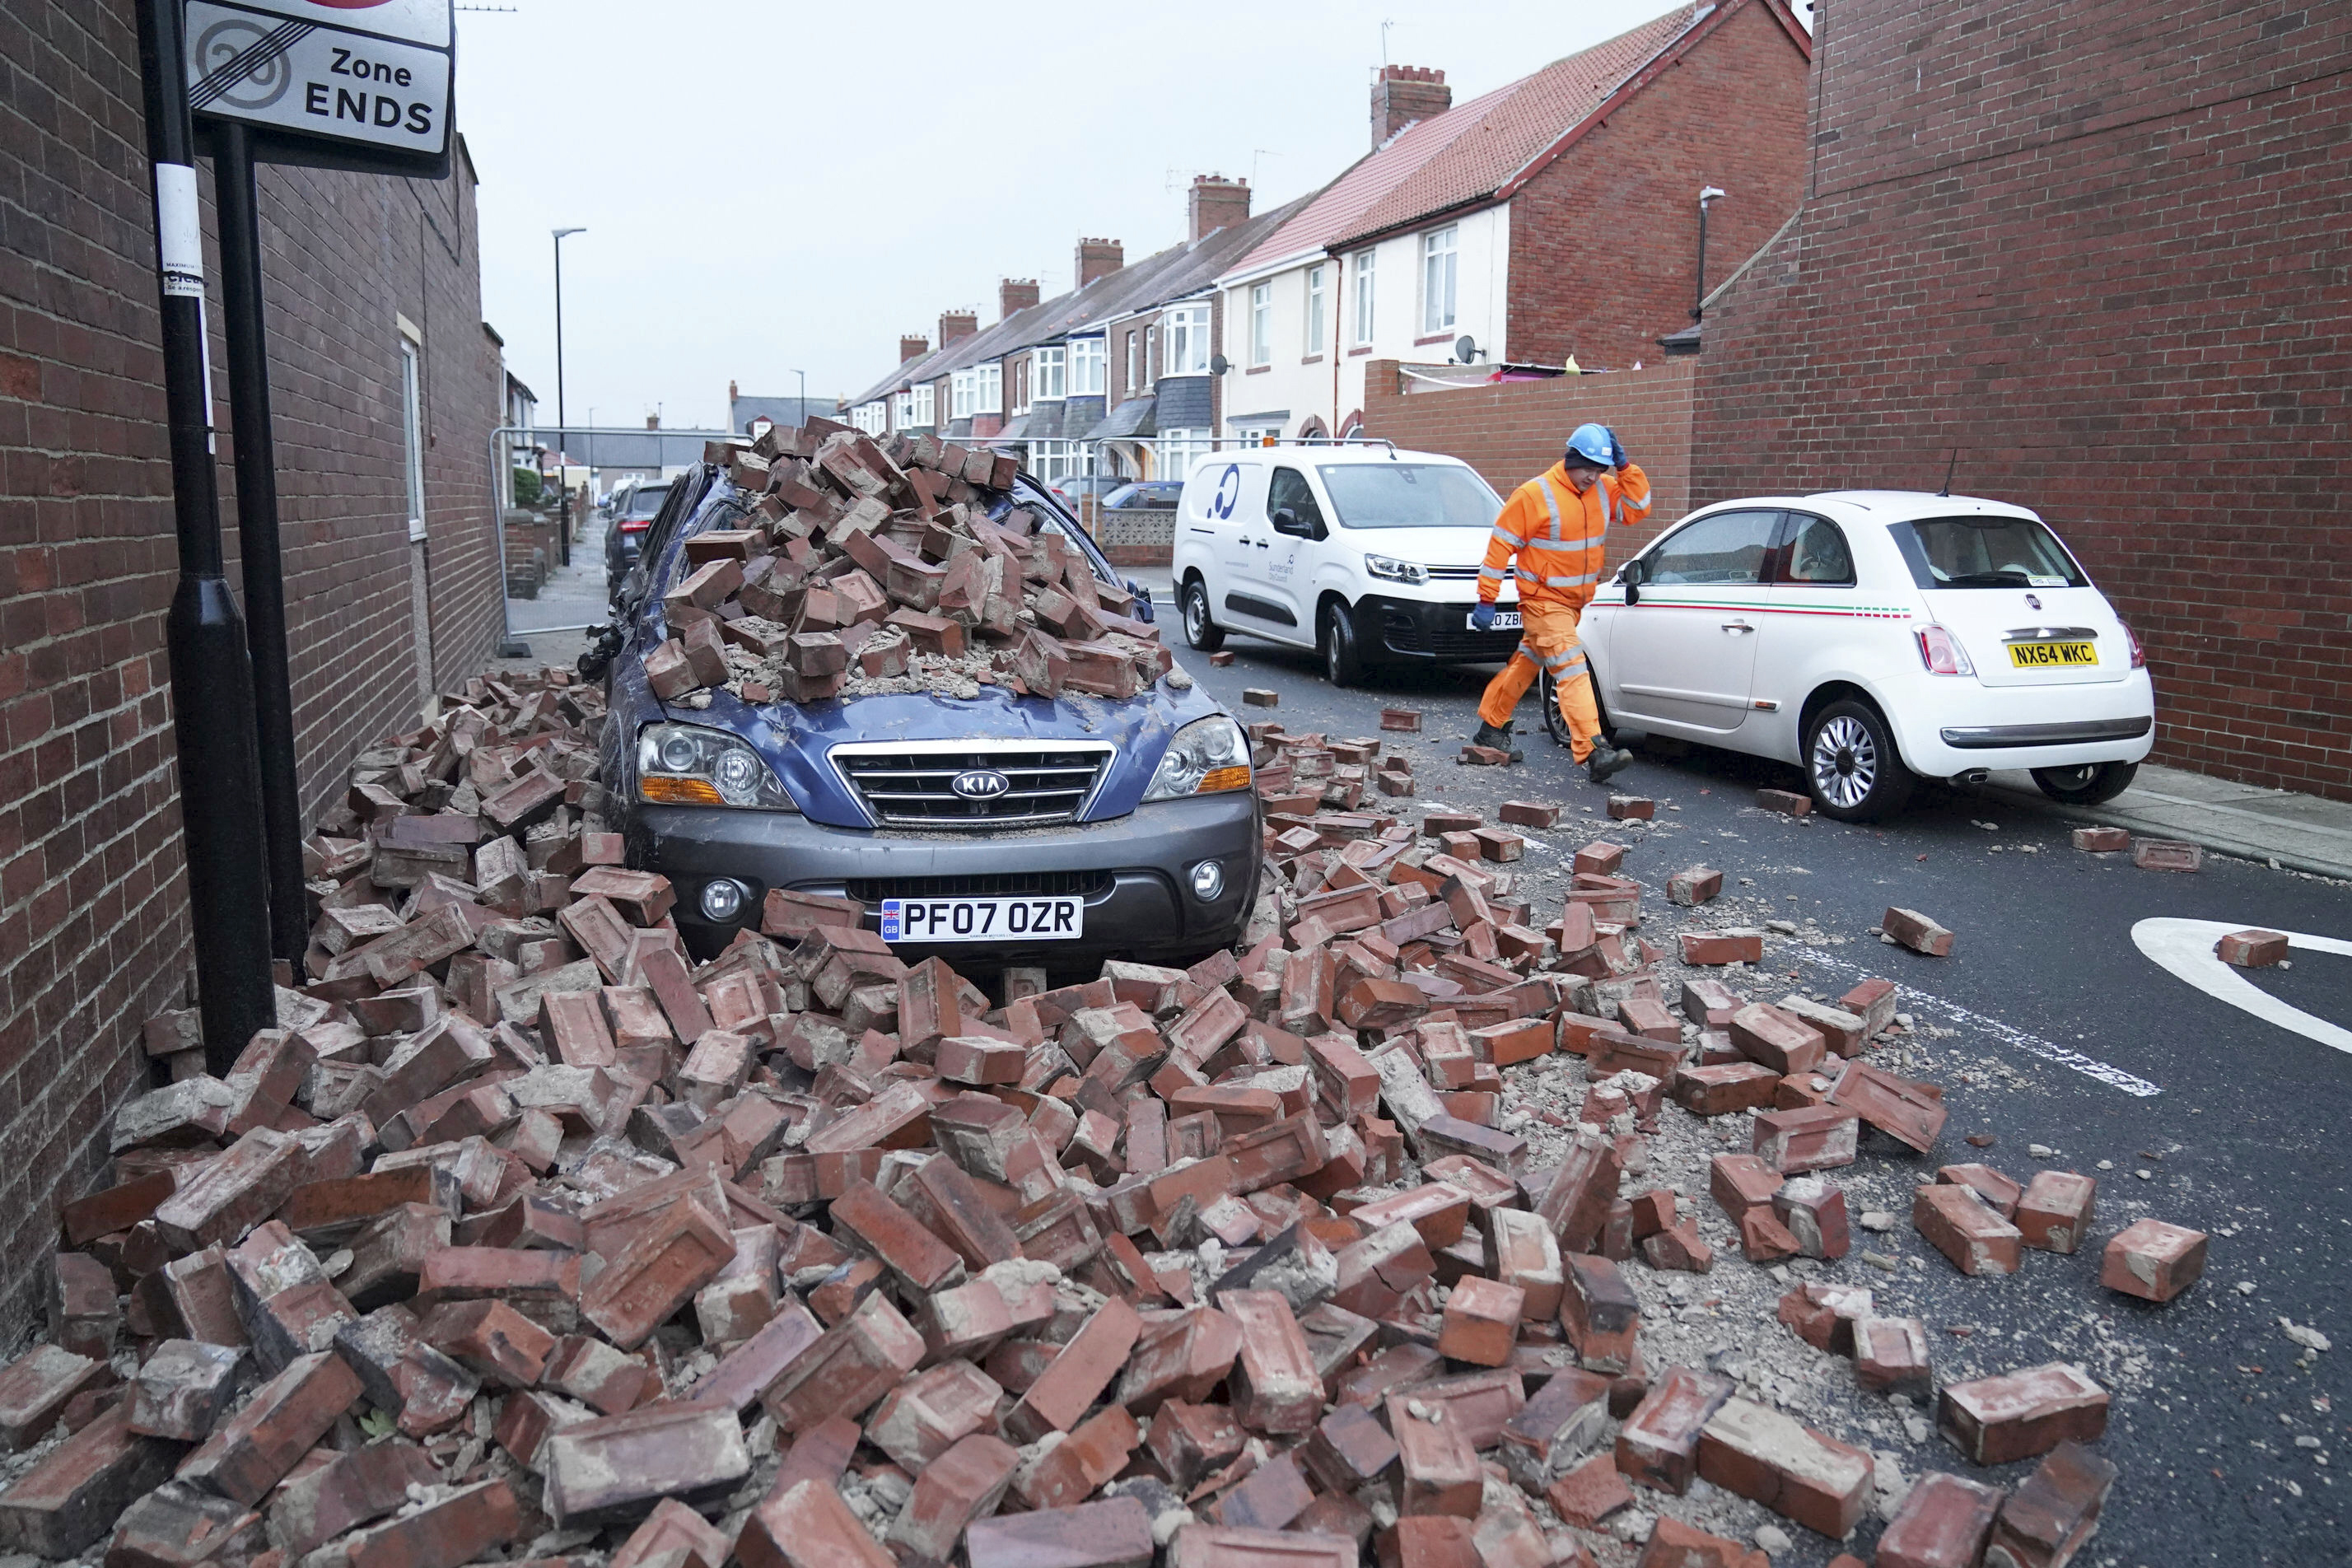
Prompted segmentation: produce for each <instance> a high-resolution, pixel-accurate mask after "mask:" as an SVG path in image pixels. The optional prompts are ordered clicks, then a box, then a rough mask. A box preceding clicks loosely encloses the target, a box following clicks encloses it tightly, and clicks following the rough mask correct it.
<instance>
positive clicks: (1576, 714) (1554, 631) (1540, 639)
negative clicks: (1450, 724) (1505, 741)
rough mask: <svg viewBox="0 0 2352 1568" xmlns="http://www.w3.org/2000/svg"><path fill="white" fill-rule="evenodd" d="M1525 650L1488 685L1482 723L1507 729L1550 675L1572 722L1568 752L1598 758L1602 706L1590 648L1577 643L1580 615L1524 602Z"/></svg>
mask: <svg viewBox="0 0 2352 1568" xmlns="http://www.w3.org/2000/svg"><path fill="white" fill-rule="evenodd" d="M1519 626H1520V627H1521V632H1520V637H1519V646H1518V647H1517V650H1516V651H1515V652H1513V653H1512V655H1511V662H1510V663H1508V664H1507V665H1505V666H1503V670H1502V673H1501V674H1499V675H1497V676H1496V677H1495V679H1492V680H1490V681H1488V682H1487V683H1486V695H1485V696H1484V697H1482V698H1480V699H1479V700H1478V717H1479V718H1480V719H1482V720H1484V721H1486V722H1487V723H1489V724H1495V725H1502V724H1507V723H1509V722H1510V721H1511V710H1512V709H1514V708H1517V706H1518V705H1519V699H1520V698H1522V697H1524V696H1526V695H1527V690H1528V687H1529V686H1532V685H1533V684H1535V679H1536V673H1537V671H1538V669H1541V670H1545V671H1549V674H1550V675H1551V678H1552V679H1553V681H1554V682H1556V683H1557V685H1558V687H1559V716H1560V717H1561V718H1563V719H1565V720H1567V721H1568V736H1569V742H1568V749H1569V752H1570V755H1572V756H1573V757H1575V759H1576V760H1577V761H1578V762H1582V761H1584V759H1585V758H1587V757H1589V756H1591V754H1592V742H1594V741H1596V740H1598V739H1600V736H1601V705H1600V704H1599V703H1598V702H1597V701H1595V700H1593V696H1592V669H1591V666H1590V665H1589V664H1588V663H1587V662H1586V661H1585V658H1584V646H1583V644H1581V643H1580V642H1579V641H1578V640H1577V637H1576V612H1575V611H1574V610H1572V609H1570V608H1569V607H1568V606H1567V605H1548V604H1545V603H1543V602H1541V601H1540V600H1527V599H1522V600H1520V601H1519Z"/></svg>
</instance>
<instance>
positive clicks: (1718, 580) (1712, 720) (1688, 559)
mask: <svg viewBox="0 0 2352 1568" xmlns="http://www.w3.org/2000/svg"><path fill="white" fill-rule="evenodd" d="M1779 524H1780V512H1779V511H1777V510H1757V511H1718V512H1711V513H1709V514H1708V515H1706V516H1705V517H1699V518H1695V519H1693V520H1692V521H1689V522H1686V523H1685V524H1684V525H1683V526H1682V527H1680V528H1678V529H1676V530H1675V531H1674V532H1672V533H1670V534H1668V535H1667V536H1666V537H1665V538H1664V539H1663V540H1661V541H1659V542H1658V543H1657V544H1656V545H1655V546H1654V547H1653V548H1652V549H1651V550H1650V551H1649V552H1648V553H1647V554H1646V555H1644V556H1643V561H1644V562H1645V563H1647V565H1648V578H1647V580H1646V581H1644V582H1643V584H1642V585H1641V587H1640V590H1639V597H1640V600H1641V602H1640V603H1639V604H1633V605H1624V606H1622V608H1617V609H1614V610H1613V611H1612V614H1611V616H1610V622H1609V644H1608V653H1607V656H1606V664H1605V668H1606V670H1607V671H1608V675H1609V679H1610V683H1611V689H1610V691H1609V693H1608V700H1609V710H1610V713H1611V716H1612V718H1618V717H1622V718H1625V719H1640V720H1645V721H1650V722H1653V723H1656V724H1660V725H1664V726H1667V727H1669V728H1672V729H1675V730H1678V731H1684V732H1686V733H1690V734H1693V735H1696V736H1699V737H1701V738H1710V737H1719V736H1722V735H1726V734H1728V733H1730V732H1731V731H1734V730H1737V729H1738V728H1739V726H1740V725H1741V723H1743V722H1744V721H1746V719H1747V717H1748V696H1749V688H1750V685H1751V683H1752V681H1753V678H1754V675H1755V669H1756V650H1757V644H1758V643H1759V640H1760V639H1761V638H1762V637H1764V635H1765V634H1764V624H1765V622H1766V621H1767V619H1769V617H1768V616H1766V615H1765V614H1764V608H1765V604H1766V594H1767V592H1768V590H1767V587H1766V584H1765V577H1766V575H1767V574H1766V571H1765V567H1766V563H1767V562H1768V561H1769V559H1770V556H1771V550H1772V535H1773V531H1774V530H1775V529H1776V528H1777V527H1778V526H1779Z"/></svg>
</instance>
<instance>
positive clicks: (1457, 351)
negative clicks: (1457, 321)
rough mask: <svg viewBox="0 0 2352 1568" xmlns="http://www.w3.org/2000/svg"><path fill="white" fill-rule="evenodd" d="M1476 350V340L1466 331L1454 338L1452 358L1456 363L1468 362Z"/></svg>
mask: <svg viewBox="0 0 2352 1568" xmlns="http://www.w3.org/2000/svg"><path fill="white" fill-rule="evenodd" d="M1477 352H1478V343H1477V340H1475V339H1474V338H1473V337H1471V335H1470V334H1469V333H1467V332H1465V333H1463V334H1462V335H1461V336H1460V337H1458V338H1456V339H1454V363H1457V364H1468V363H1470V362H1471V359H1472V357H1473V356H1474V355H1475V354H1476V353H1477Z"/></svg>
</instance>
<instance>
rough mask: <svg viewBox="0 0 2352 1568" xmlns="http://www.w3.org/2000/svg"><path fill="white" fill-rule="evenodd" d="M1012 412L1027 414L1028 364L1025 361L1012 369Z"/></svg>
mask: <svg viewBox="0 0 2352 1568" xmlns="http://www.w3.org/2000/svg"><path fill="white" fill-rule="evenodd" d="M1028 412H1029V362H1028V361H1027V360H1025V359H1024V360H1022V361H1020V362H1019V363H1016V364H1014V365H1013V413H1015V414H1026V413H1028Z"/></svg>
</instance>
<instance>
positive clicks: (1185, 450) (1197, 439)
mask: <svg viewBox="0 0 2352 1568" xmlns="http://www.w3.org/2000/svg"><path fill="white" fill-rule="evenodd" d="M1209 450H1210V447H1209V433H1208V432H1207V431H1206V430H1163V431H1161V432H1160V451H1159V458H1160V463H1159V468H1160V472H1159V474H1158V476H1157V477H1158V478H1160V479H1182V478H1183V477H1184V476H1185V474H1186V473H1187V472H1189V471H1190V470H1191V468H1192V460H1193V459H1194V458H1203V457H1206V456H1207V455H1208V454H1209Z"/></svg>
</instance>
